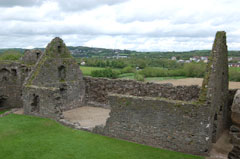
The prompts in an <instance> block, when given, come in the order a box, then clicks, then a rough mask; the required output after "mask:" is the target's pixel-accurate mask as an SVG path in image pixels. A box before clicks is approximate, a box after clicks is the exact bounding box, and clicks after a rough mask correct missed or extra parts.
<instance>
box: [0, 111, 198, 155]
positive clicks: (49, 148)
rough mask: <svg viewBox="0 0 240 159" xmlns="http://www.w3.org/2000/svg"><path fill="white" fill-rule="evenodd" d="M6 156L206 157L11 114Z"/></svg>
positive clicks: (0, 130) (3, 123) (2, 143)
mask: <svg viewBox="0 0 240 159" xmlns="http://www.w3.org/2000/svg"><path fill="white" fill-rule="evenodd" d="M0 158H2V159H202V158H203V157H198V156H192V155H187V154H182V153H178V152H173V151H168V150H162V149H158V148H153V147H149V146H144V145H140V144H135V143H131V142H127V141H122V140H117V139H113V138H109V137H105V136H100V135H97V134H92V133H89V132H85V131H79V130H74V129H71V128H68V127H64V126H62V125H60V124H58V123H56V122H55V121H53V120H49V119H44V118H37V117H31V116H25V115H15V114H11V115H8V116H5V117H3V118H0Z"/></svg>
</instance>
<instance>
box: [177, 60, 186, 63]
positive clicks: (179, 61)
mask: <svg viewBox="0 0 240 159" xmlns="http://www.w3.org/2000/svg"><path fill="white" fill-rule="evenodd" d="M177 62H178V63H184V62H185V61H184V60H178V61H177Z"/></svg>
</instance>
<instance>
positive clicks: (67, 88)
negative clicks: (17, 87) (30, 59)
mask: <svg viewBox="0 0 240 159" xmlns="http://www.w3.org/2000/svg"><path fill="white" fill-rule="evenodd" d="M84 94H85V85H84V81H83V79H82V72H81V70H80V69H79V66H78V64H77V63H76V61H75V60H74V59H73V58H72V57H71V55H70V52H69V51H68V49H67V47H66V46H65V44H64V42H63V40H62V39H60V38H55V39H53V40H52V41H51V43H49V44H48V46H47V48H46V50H45V53H44V54H43V56H42V57H41V59H40V60H39V61H38V63H37V64H36V66H35V67H34V71H33V72H31V75H30V76H29V77H28V79H27V81H26V83H25V85H24V90H23V101H24V112H25V113H26V114H34V115H40V116H45V117H51V118H56V119H58V118H60V117H61V112H62V110H69V109H72V108H77V107H79V106H81V105H82V104H83V102H84Z"/></svg>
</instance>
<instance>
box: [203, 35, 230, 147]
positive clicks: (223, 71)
mask: <svg viewBox="0 0 240 159" xmlns="http://www.w3.org/2000/svg"><path fill="white" fill-rule="evenodd" d="M199 101H200V102H206V103H207V104H209V106H210V107H211V111H212V120H213V123H212V129H213V135H212V141H213V142H216V141H217V139H218V138H219V137H220V135H221V133H222V131H223V130H224V129H225V128H226V127H227V121H228V118H229V114H228V50H227V44H226V32H224V31H219V32H217V33H216V37H215V41H214V44H213V47H212V52H211V55H210V57H209V61H208V65H207V68H206V74H205V78H204V80H203V84H202V89H201V93H200V97H199Z"/></svg>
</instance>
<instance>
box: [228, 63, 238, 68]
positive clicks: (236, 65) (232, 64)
mask: <svg viewBox="0 0 240 159" xmlns="http://www.w3.org/2000/svg"><path fill="white" fill-rule="evenodd" d="M228 67H240V63H229V64H228Z"/></svg>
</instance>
